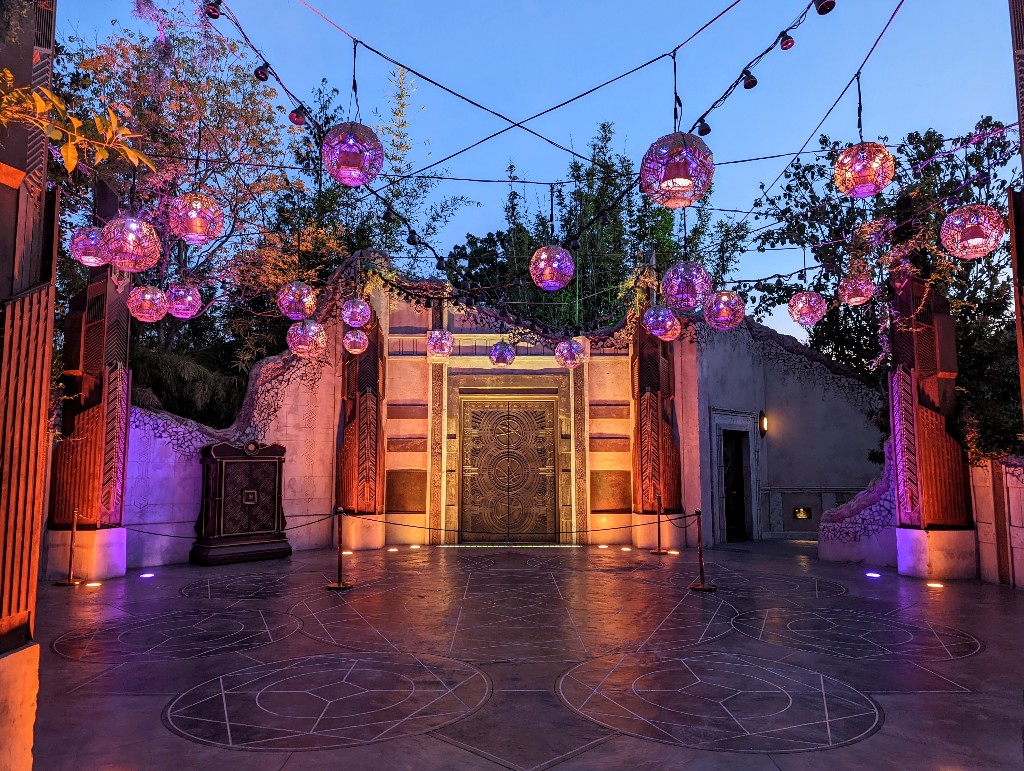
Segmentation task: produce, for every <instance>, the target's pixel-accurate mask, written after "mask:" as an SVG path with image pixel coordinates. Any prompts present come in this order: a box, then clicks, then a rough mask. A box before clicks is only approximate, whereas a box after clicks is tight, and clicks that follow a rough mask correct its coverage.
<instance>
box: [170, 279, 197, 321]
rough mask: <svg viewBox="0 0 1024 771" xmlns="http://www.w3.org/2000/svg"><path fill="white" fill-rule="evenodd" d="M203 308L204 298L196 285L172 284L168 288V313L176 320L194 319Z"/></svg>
mask: <svg viewBox="0 0 1024 771" xmlns="http://www.w3.org/2000/svg"><path fill="white" fill-rule="evenodd" d="M202 308H203V296H202V295H201V294H199V287H197V286H195V285H194V284H170V285H169V286H168V287H167V312H168V313H170V314H171V315H172V316H174V317H175V318H176V319H192V318H195V317H196V316H198V315H199V311H201V310H202Z"/></svg>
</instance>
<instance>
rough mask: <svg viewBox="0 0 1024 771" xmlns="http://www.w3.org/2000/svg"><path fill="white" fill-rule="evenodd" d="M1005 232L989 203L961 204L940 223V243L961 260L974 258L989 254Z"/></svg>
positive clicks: (996, 212) (999, 215)
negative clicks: (986, 204) (987, 204)
mask: <svg viewBox="0 0 1024 771" xmlns="http://www.w3.org/2000/svg"><path fill="white" fill-rule="evenodd" d="M1005 233H1006V225H1005V224H1004V223H1003V217H1002V215H1001V214H1000V213H999V212H998V211H997V210H996V209H994V208H992V207H991V206H985V205H984V204H972V205H970V206H961V207H960V208H959V209H954V210H953V211H951V212H950V213H949V214H947V215H946V219H945V220H943V222H942V231H941V234H940V235H941V238H942V245H943V246H944V247H946V251H948V252H949V253H950V254H952V255H953V256H954V257H959V258H960V259H961V260H977V259H980V258H982V257H984V256H985V255H987V254H991V253H992V252H993V251H995V249H996V247H998V246H999V242H1000V241H1002V240H1003V235H1005Z"/></svg>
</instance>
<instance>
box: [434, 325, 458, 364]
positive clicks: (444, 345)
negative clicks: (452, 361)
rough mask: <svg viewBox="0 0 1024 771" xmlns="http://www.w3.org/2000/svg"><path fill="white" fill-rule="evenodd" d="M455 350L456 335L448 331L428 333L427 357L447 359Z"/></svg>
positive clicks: (437, 330)
mask: <svg viewBox="0 0 1024 771" xmlns="http://www.w3.org/2000/svg"><path fill="white" fill-rule="evenodd" d="M454 350H455V335H453V334H452V333H451V332H449V331H448V330H447V329H432V330H430V331H429V332H427V356H429V357H431V358H432V359H447V358H448V357H449V356H451V355H452V351H454Z"/></svg>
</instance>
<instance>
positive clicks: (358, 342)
mask: <svg viewBox="0 0 1024 771" xmlns="http://www.w3.org/2000/svg"><path fill="white" fill-rule="evenodd" d="M341 344H342V345H344V346H345V350H346V351H348V352H349V353H351V354H352V355H353V356H358V355H359V354H361V353H362V352H363V351H365V350H366V349H367V348H369V347H370V338H369V337H367V336H366V333H365V332H364V331H363V330H361V329H350V330H349V331H348V332H346V333H345V336H344V337H343V338H342V339H341Z"/></svg>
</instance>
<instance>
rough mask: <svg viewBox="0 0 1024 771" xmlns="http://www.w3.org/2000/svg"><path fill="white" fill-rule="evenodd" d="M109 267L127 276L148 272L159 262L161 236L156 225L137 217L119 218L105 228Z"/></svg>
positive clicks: (104, 241) (105, 244)
mask: <svg viewBox="0 0 1024 771" xmlns="http://www.w3.org/2000/svg"><path fill="white" fill-rule="evenodd" d="M103 245H104V246H105V247H106V249H107V256H108V257H109V258H110V264H111V265H113V266H114V267H115V268H118V269H120V270H123V271H125V272H126V273H138V272H139V271H143V270H149V269H150V268H152V267H153V266H154V265H156V264H157V263H158V262H160V237H159V236H157V234H156V230H154V229H153V226H152V225H150V224H149V223H148V222H145V221H144V220H138V219H135V218H134V217H118V218H117V219H115V220H111V221H110V222H108V223H107V224H106V225H105V226H104V227H103Z"/></svg>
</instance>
